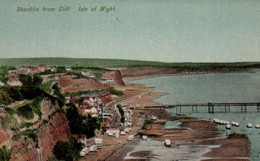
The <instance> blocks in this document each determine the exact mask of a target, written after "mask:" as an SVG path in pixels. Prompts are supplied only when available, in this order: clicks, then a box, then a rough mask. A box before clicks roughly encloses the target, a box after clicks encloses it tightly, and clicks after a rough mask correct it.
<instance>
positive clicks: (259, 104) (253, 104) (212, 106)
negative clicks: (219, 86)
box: [144, 102, 260, 114]
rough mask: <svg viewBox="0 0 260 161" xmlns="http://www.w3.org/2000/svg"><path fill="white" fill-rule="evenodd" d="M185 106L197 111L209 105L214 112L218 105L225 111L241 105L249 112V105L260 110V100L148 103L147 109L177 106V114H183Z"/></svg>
mask: <svg viewBox="0 0 260 161" xmlns="http://www.w3.org/2000/svg"><path fill="white" fill-rule="evenodd" d="M183 106H186V107H191V109H192V112H197V111H198V107H207V108H208V113H214V112H215V109H216V108H218V107H221V106H222V107H225V108H224V111H223V112H230V106H235V107H240V110H241V112H247V108H248V107H256V111H257V112H260V102H257V103H255V102H249V103H248V102H247V103H213V102H208V103H192V104H168V105H150V106H149V105H147V106H145V107H144V108H146V109H160V110H165V108H176V114H181V108H182V107H183Z"/></svg>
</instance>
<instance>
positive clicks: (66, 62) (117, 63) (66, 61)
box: [0, 58, 260, 68]
mask: <svg viewBox="0 0 260 161" xmlns="http://www.w3.org/2000/svg"><path fill="white" fill-rule="evenodd" d="M0 64H1V65H10V64H12V65H13V66H16V67H17V66H21V65H32V66H36V65H39V64H46V65H56V66H71V67H76V66H84V67H132V66H157V67H189V68H197V67H218V68H219V67H235V68H237V67H242V68H250V67H251V68H260V62H234V63H190V62H184V63H165V62H156V61H139V60H124V59H91V58H2V59H0Z"/></svg>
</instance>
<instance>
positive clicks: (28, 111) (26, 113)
mask: <svg viewBox="0 0 260 161" xmlns="http://www.w3.org/2000/svg"><path fill="white" fill-rule="evenodd" d="M17 114H18V115H20V116H22V117H23V118H25V119H29V120H30V119H33V117H34V113H33V110H32V108H31V106H30V105H25V106H22V107H18V108H17Z"/></svg>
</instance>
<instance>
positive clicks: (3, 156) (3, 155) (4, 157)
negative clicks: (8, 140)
mask: <svg viewBox="0 0 260 161" xmlns="http://www.w3.org/2000/svg"><path fill="white" fill-rule="evenodd" d="M11 153H12V149H8V148H7V147H6V146H5V145H4V146H3V147H1V148H0V160H1V161H9V160H10V159H11Z"/></svg>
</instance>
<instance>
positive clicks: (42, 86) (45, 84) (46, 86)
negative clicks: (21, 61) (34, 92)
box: [40, 80, 53, 94]
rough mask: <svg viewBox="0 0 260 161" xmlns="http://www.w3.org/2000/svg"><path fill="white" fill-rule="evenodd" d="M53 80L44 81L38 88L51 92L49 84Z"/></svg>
mask: <svg viewBox="0 0 260 161" xmlns="http://www.w3.org/2000/svg"><path fill="white" fill-rule="evenodd" d="M52 82H53V80H49V81H48V82H46V83H42V84H41V86H40V88H41V90H43V91H44V92H46V93H48V94H51V87H50V86H51V84H52Z"/></svg>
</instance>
